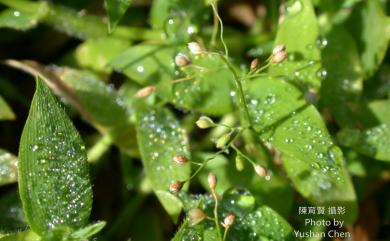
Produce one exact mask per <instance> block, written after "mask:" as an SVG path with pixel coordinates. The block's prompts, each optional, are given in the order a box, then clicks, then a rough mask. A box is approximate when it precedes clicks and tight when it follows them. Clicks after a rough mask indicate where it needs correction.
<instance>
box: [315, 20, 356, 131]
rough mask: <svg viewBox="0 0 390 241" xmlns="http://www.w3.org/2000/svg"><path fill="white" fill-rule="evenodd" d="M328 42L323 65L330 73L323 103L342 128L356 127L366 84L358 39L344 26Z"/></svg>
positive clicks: (324, 51) (322, 90) (333, 33)
mask: <svg viewBox="0 0 390 241" xmlns="http://www.w3.org/2000/svg"><path fill="white" fill-rule="evenodd" d="M326 39H327V41H328V45H327V46H326V48H324V49H323V51H322V59H323V62H322V64H323V66H324V68H325V69H326V71H327V73H328V74H327V76H326V78H325V79H324V81H323V82H322V85H321V92H320V93H321V94H320V95H321V100H322V102H323V103H324V105H325V106H326V107H327V108H329V110H330V111H331V113H332V114H333V116H334V118H335V120H336V121H337V123H338V124H339V125H340V126H354V125H355V124H356V121H357V120H356V119H357V114H356V113H355V112H356V111H357V110H356V107H357V106H356V105H357V104H356V102H359V101H360V95H361V92H362V82H363V71H362V66H361V63H360V59H359V54H358V52H357V47H356V45H355V41H354V39H353V38H352V37H351V36H350V35H349V34H348V32H346V31H345V30H344V29H343V28H340V27H339V28H337V27H335V28H333V29H332V30H331V32H330V33H328V34H327V35H326ZM354 117H355V118H354Z"/></svg>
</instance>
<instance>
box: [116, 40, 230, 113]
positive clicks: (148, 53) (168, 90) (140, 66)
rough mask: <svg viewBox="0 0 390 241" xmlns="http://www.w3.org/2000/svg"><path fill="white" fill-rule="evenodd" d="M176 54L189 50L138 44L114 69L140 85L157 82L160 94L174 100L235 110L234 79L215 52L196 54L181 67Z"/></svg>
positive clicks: (219, 110) (187, 106)
mask: <svg viewBox="0 0 390 241" xmlns="http://www.w3.org/2000/svg"><path fill="white" fill-rule="evenodd" d="M177 54H186V55H187V56H188V57H191V56H190V55H189V54H188V51H187V50H185V49H184V48H183V47H182V46H179V47H171V46H152V45H138V46H135V47H131V48H129V49H128V50H126V51H125V52H124V53H123V54H121V55H119V56H117V57H116V58H115V59H114V60H113V61H112V63H111V64H112V66H113V67H114V69H116V70H118V71H121V72H123V73H124V74H126V75H127V76H128V77H129V78H131V79H133V80H135V81H136V82H137V83H139V84H141V85H157V91H156V92H157V95H158V96H160V97H162V98H163V99H165V100H167V101H170V102H172V103H173V104H175V105H177V106H179V107H181V108H185V109H195V110H197V111H199V112H202V113H206V114H211V115H221V114H226V113H228V112H231V111H232V110H233V106H234V105H233V101H232V96H234V95H235V94H236V92H235V91H234V87H233V85H234V79H233V75H232V74H231V72H230V71H229V70H228V68H227V66H226V64H225V63H224V62H223V61H222V60H221V58H220V57H219V56H217V55H215V54H203V55H201V56H193V58H192V59H191V61H192V63H193V64H191V65H188V66H186V67H184V68H178V67H177V66H176V65H175V64H174V58H175V56H176V55H177Z"/></svg>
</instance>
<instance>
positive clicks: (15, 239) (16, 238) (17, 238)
mask: <svg viewBox="0 0 390 241" xmlns="http://www.w3.org/2000/svg"><path fill="white" fill-rule="evenodd" d="M0 240H1V241H41V240H42V239H41V238H40V237H39V236H38V235H37V234H36V233H34V232H33V231H31V230H27V231H23V232H19V233H15V234H9V235H6V236H4V237H1V238H0Z"/></svg>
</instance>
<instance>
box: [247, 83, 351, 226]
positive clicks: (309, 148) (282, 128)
mask: <svg viewBox="0 0 390 241" xmlns="http://www.w3.org/2000/svg"><path fill="white" fill-rule="evenodd" d="M246 89H247V93H248V96H249V98H248V100H247V103H248V109H249V112H250V116H251V121H252V124H253V126H254V129H255V130H256V131H257V132H258V133H259V134H260V137H261V139H262V140H263V141H264V142H270V143H271V144H272V145H273V146H274V147H275V148H276V149H277V150H278V151H280V152H281V153H282V157H281V158H282V161H283V165H284V168H285V170H286V172H287V174H288V176H289V177H290V178H291V180H292V182H293V183H294V185H295V188H296V189H297V190H298V192H300V194H301V195H302V196H303V197H305V198H307V199H308V200H309V201H310V202H311V203H313V204H315V205H319V206H321V205H322V206H332V205H340V206H346V208H347V210H348V211H347V214H346V216H345V217H343V218H344V219H345V220H346V221H347V222H353V221H354V219H355V218H356V212H357V206H356V197H355V193H354V189H353V186H352V183H351V180H350V177H349V175H348V173H347V171H346V169H345V167H344V160H343V154H342V152H341V150H340V149H339V148H338V147H337V146H336V145H335V144H334V143H333V141H332V139H331V137H330V135H329V134H328V131H327V129H326V126H325V124H324V122H323V120H322V118H321V116H320V114H319V113H318V112H317V110H316V109H315V108H314V107H313V106H311V105H308V104H306V103H305V101H304V100H303V99H302V93H301V92H300V91H299V90H298V89H297V88H296V87H294V86H293V85H292V84H290V83H288V82H286V81H283V80H280V79H274V78H257V79H255V80H253V81H252V82H249V83H247V86H246ZM330 190H331V191H330Z"/></svg>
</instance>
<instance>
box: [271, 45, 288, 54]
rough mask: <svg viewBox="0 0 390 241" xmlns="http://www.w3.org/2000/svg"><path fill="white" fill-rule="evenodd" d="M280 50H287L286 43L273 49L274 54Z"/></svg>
mask: <svg viewBox="0 0 390 241" xmlns="http://www.w3.org/2000/svg"><path fill="white" fill-rule="evenodd" d="M280 52H286V46H285V45H284V44H279V45H276V46H275V47H274V48H273V50H272V55H276V54H278V53H280Z"/></svg>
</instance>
